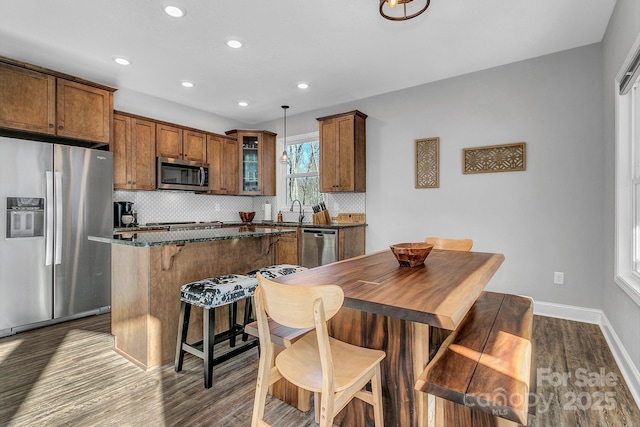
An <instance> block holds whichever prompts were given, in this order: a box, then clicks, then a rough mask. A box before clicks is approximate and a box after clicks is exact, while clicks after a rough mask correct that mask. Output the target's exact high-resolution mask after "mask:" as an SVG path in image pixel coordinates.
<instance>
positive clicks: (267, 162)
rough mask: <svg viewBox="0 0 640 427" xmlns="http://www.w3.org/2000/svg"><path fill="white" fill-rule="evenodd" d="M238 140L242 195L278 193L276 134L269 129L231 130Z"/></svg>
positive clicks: (230, 133) (240, 192) (230, 134)
mask: <svg viewBox="0 0 640 427" xmlns="http://www.w3.org/2000/svg"><path fill="white" fill-rule="evenodd" d="M226 134H227V135H228V136H230V137H232V138H234V137H235V138H236V139H237V140H238V148H239V150H240V153H239V154H240V155H239V161H240V164H239V175H240V176H239V178H240V191H239V193H238V194H242V195H262V196H275V195H276V149H275V148H276V134H275V133H273V132H269V131H263V130H261V131H256V130H237V129H234V130H230V131H228V132H226Z"/></svg>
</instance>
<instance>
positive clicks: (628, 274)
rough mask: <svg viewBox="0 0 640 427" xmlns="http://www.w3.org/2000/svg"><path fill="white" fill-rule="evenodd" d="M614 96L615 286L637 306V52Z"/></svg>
mask: <svg viewBox="0 0 640 427" xmlns="http://www.w3.org/2000/svg"><path fill="white" fill-rule="evenodd" d="M633 58H634V59H633V60H632V61H629V64H630V65H629V66H628V67H626V68H625V69H624V71H623V72H622V73H621V77H620V78H619V80H618V81H619V85H618V86H619V87H618V91H617V94H616V101H617V102H616V158H615V162H616V253H615V258H616V259H615V263H616V265H615V268H616V272H615V274H616V278H615V279H616V283H617V284H618V285H619V286H620V287H621V288H622V289H623V290H624V291H625V292H626V293H627V294H628V295H629V296H630V297H631V298H632V299H633V300H634V301H635V302H636V303H637V304H638V305H640V50H638V53H637V54H636V55H634V57H633Z"/></svg>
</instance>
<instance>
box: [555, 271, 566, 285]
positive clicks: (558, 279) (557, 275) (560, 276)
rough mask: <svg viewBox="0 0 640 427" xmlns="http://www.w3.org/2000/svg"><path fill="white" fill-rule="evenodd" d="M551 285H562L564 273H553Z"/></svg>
mask: <svg viewBox="0 0 640 427" xmlns="http://www.w3.org/2000/svg"><path fill="white" fill-rule="evenodd" d="M553 284H554V285H564V273H563V272H562V271H554V272H553Z"/></svg>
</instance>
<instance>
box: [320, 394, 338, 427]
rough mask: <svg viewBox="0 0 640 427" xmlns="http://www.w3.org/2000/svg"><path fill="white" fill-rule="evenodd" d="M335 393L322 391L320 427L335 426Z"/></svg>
mask: <svg viewBox="0 0 640 427" xmlns="http://www.w3.org/2000/svg"><path fill="white" fill-rule="evenodd" d="M333 411H334V401H333V393H320V423H319V424H320V427H333V418H334V417H335V414H334V413H333Z"/></svg>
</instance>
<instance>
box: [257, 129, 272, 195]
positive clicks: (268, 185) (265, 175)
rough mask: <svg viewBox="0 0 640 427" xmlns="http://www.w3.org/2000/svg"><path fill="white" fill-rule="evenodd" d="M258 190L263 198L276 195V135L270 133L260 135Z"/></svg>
mask: <svg viewBox="0 0 640 427" xmlns="http://www.w3.org/2000/svg"><path fill="white" fill-rule="evenodd" d="M260 190H261V194H262V195H263V196H275V195H276V134H274V133H271V132H263V133H262V146H261V147H260Z"/></svg>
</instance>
